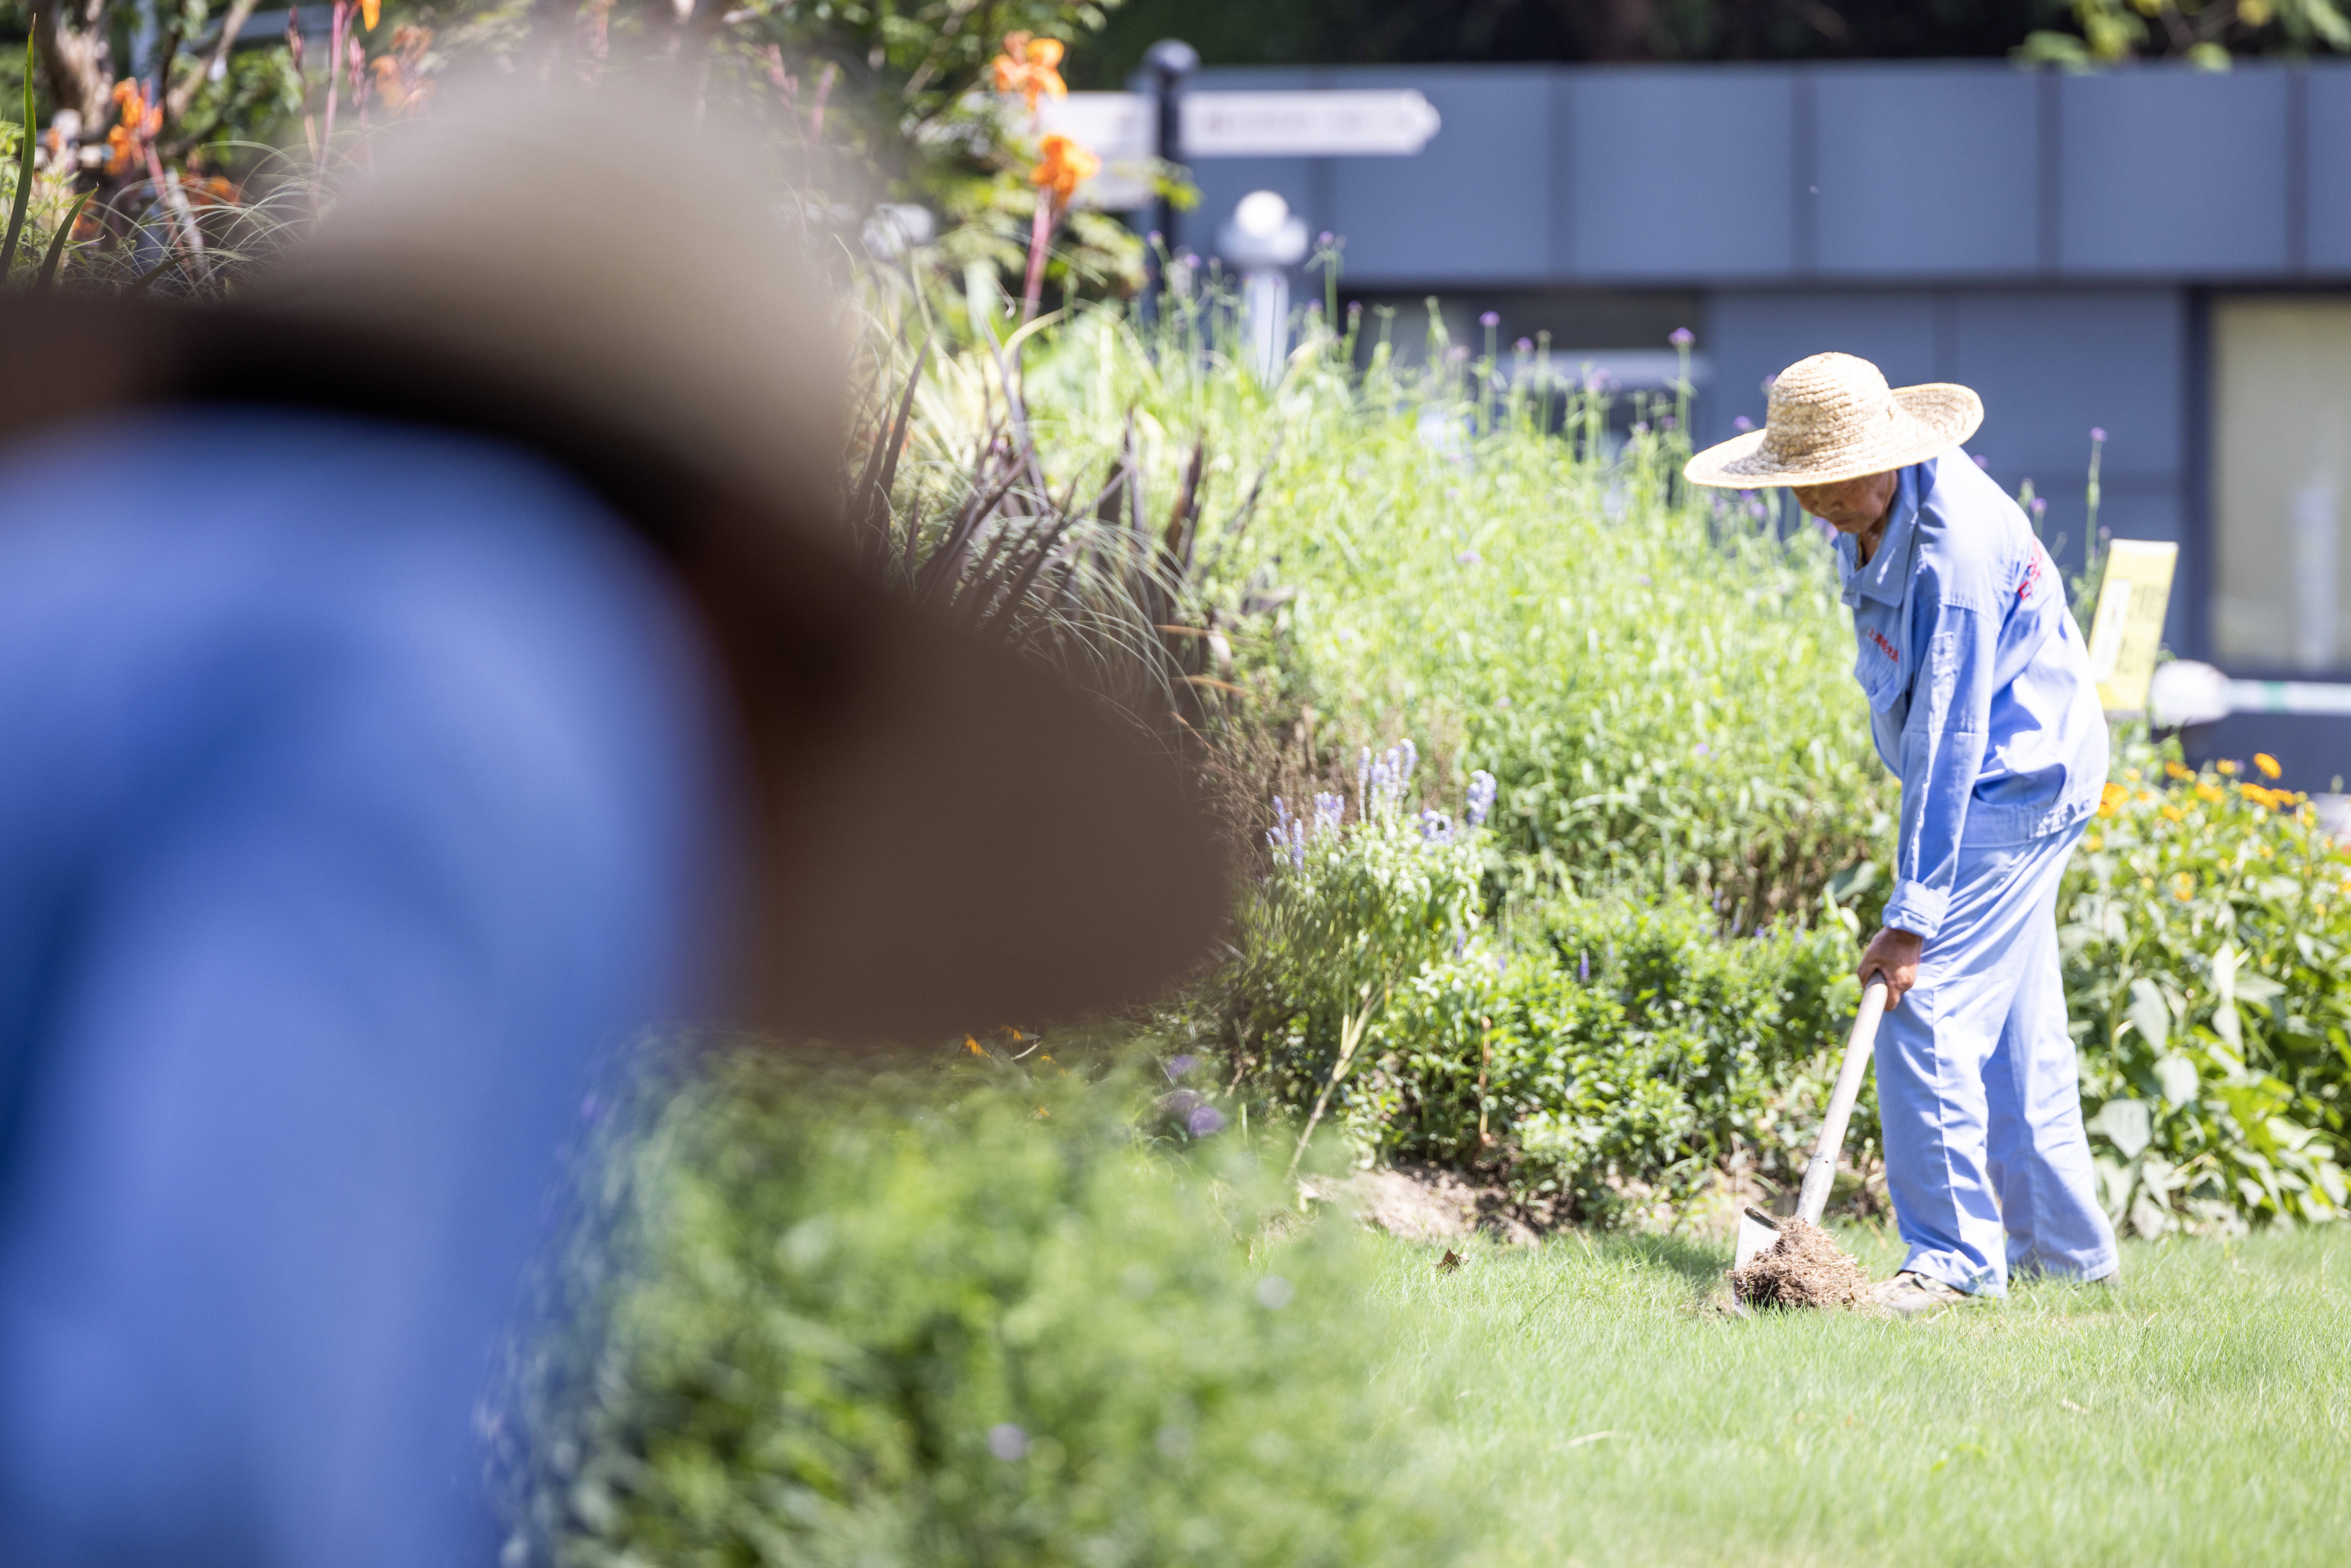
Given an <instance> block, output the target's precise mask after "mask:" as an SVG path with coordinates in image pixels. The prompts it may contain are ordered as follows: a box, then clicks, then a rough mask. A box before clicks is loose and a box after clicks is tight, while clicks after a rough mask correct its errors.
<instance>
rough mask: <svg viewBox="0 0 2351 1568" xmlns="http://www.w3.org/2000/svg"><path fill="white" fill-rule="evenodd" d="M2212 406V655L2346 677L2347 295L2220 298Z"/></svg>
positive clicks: (2349, 575)
mask: <svg viewBox="0 0 2351 1568" xmlns="http://www.w3.org/2000/svg"><path fill="white" fill-rule="evenodd" d="M2212 410H2213V443H2212V448H2213V464H2212V517H2213V522H2214V525H2215V526H2214V532H2213V552H2212V556H2213V568H2214V581H2213V595H2212V622H2213V623H2212V639H2213V645H2214V649H2215V651H2216V652H2217V653H2219V655H2220V659H2221V661H2222V662H2223V663H2225V664H2234V665H2236V666H2238V667H2241V668H2245V669H2249V670H2250V669H2252V668H2255V667H2259V668H2261V669H2263V670H2276V671H2306V672H2313V673H2320V672H2324V673H2331V674H2340V673H2342V672H2344V671H2345V670H2346V669H2351V613H2346V606H2351V548H2346V538H2345V528H2344V517H2345V508H2346V504H2351V298H2339V297H2338V298H2307V297H2281V296H2270V297H2249V298H2232V299H2223V300H2220V301H2218V302H2216V303H2215V305H2214V307H2213V312H2212Z"/></svg>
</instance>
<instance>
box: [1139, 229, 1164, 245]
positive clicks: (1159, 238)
mask: <svg viewBox="0 0 2351 1568" xmlns="http://www.w3.org/2000/svg"><path fill="white" fill-rule="evenodd" d="M1144 237H1145V240H1146V242H1147V243H1149V244H1151V245H1159V244H1161V243H1163V242H1164V241H1165V238H1166V236H1165V235H1162V234H1161V233H1160V232H1159V231H1158V230H1157V229H1153V230H1152V231H1151V233H1150V234H1149V235H1146V236H1144Z"/></svg>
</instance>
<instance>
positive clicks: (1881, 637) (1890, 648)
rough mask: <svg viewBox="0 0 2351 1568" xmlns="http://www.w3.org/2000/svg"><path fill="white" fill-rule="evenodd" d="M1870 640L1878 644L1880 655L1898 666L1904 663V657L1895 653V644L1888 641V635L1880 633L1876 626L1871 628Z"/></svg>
mask: <svg viewBox="0 0 2351 1568" xmlns="http://www.w3.org/2000/svg"><path fill="white" fill-rule="evenodd" d="M1869 640H1870V641H1871V642H1873V643H1876V644H1877V651H1878V652H1879V653H1883V654H1885V655H1886V657H1887V658H1889V659H1891V660H1893V661H1894V662H1895V663H1896V664H1900V663H1901V662H1902V655H1901V654H1899V653H1896V652H1895V651H1894V644H1893V643H1889V642H1887V641H1886V633H1885V632H1880V631H1879V630H1878V629H1877V628H1876V627H1875V626H1872V627H1871V628H1869Z"/></svg>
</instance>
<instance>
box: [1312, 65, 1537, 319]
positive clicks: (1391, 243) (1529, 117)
mask: <svg viewBox="0 0 2351 1568" xmlns="http://www.w3.org/2000/svg"><path fill="white" fill-rule="evenodd" d="M1345 85H1347V86H1348V87H1351V88H1383V87H1399V88H1402V87H1411V88H1418V89H1420V91H1421V92H1422V94H1423V95H1425V96H1426V98H1427V99H1428V101H1429V102H1430V103H1431V104H1433V105H1435V106H1436V109H1437V113H1438V114H1440V115H1442V116H1443V117H1444V120H1445V124H1444V127H1443V129H1441V130H1439V131H1437V135H1436V137H1435V138H1434V139H1433V140H1431V141H1430V142H1429V144H1428V145H1427V146H1426V148H1424V149H1422V151H1421V152H1420V153H1419V154H1418V155H1417V156H1416V157H1410V158H1333V159H1331V160H1329V161H1328V163H1329V170H1330V190H1331V192H1332V198H1333V200H1332V210H1333V217H1332V219H1331V220H1329V221H1325V222H1323V223H1322V225H1320V226H1321V227H1323V228H1330V229H1334V230H1336V231H1337V232H1339V233H1341V234H1343V235H1346V236H1347V249H1348V256H1347V260H1348V267H1347V276H1348V277H1350V278H1352V279H1353V280H1354V281H1356V282H1358V283H1361V284H1364V285H1365V286H1366V287H1379V286H1380V285H1382V284H1384V283H1411V284H1427V285H1432V286H1441V285H1444V284H1448V283H1485V282H1495V281H1505V282H1507V281H1516V280H1523V279H1533V278H1541V277H1545V276H1547V275H1548V274H1549V273H1550V272H1551V271H1552V254H1551V228H1552V224H1551V202H1552V189H1553V186H1554V183H1555V181H1554V179H1553V177H1552V125H1551V111H1552V72H1550V71H1548V70H1542V69H1527V68H1516V69H1514V68H1505V67H1489V68H1478V67H1468V68H1459V67H1457V68H1451V69H1444V68H1435V67H1424V68H1420V69H1416V70H1393V71H1388V70H1358V71H1350V72H1348V73H1347V78H1346V83H1345Z"/></svg>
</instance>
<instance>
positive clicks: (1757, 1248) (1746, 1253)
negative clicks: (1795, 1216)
mask: <svg viewBox="0 0 2351 1568" xmlns="http://www.w3.org/2000/svg"><path fill="white" fill-rule="evenodd" d="M1779 1244H1780V1228H1779V1226H1778V1225H1776V1224H1774V1223H1773V1222H1772V1219H1771V1216H1770V1215H1768V1214H1765V1213H1764V1212H1763V1211H1762V1210H1761V1209H1759V1208H1749V1209H1744V1210H1742V1211H1740V1216H1739V1251H1738V1254H1737V1257H1736V1259H1735V1260H1734V1261H1733V1262H1732V1263H1731V1265H1730V1266H1731V1268H1732V1269H1734V1270H1738V1269H1744V1268H1746V1267H1747V1265H1749V1264H1750V1263H1752V1262H1753V1261H1755V1260H1756V1258H1757V1257H1758V1256H1759V1255H1760V1254H1762V1253H1765V1252H1769V1251H1770V1250H1771V1249H1772V1248H1774V1247H1777V1246H1778V1245H1779Z"/></svg>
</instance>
